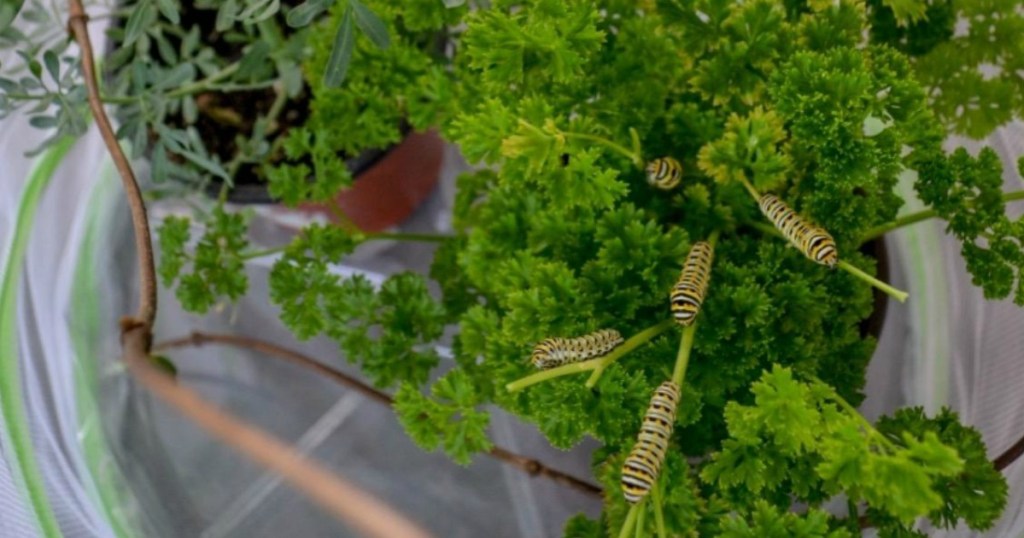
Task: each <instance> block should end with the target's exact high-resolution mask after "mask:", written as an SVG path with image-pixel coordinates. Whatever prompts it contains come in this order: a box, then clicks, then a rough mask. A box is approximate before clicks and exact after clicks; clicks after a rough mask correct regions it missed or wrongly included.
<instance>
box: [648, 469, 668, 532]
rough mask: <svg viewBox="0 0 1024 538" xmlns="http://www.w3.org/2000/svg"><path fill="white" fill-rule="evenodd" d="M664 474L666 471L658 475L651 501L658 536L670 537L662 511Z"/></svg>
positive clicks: (652, 490)
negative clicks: (666, 530)
mask: <svg viewBox="0 0 1024 538" xmlns="http://www.w3.org/2000/svg"><path fill="white" fill-rule="evenodd" d="M664 476H665V473H662V474H661V476H660V477H658V481H657V482H655V483H654V488H652V489H651V501H652V502H653V503H654V523H655V525H656V526H657V528H658V538H668V533H666V532H665V514H664V513H662V497H661V490H662V488H664V487H665V480H664Z"/></svg>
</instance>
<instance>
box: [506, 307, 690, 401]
mask: <svg viewBox="0 0 1024 538" xmlns="http://www.w3.org/2000/svg"><path fill="white" fill-rule="evenodd" d="M672 325H673V321H672V320H665V321H663V322H661V323H659V324H657V325H655V326H653V327H648V328H647V329H644V330H642V331H640V332H639V333H637V334H635V335H633V336H632V337H630V339H629V340H626V341H625V342H624V343H623V344H622V345H621V346H619V347H617V348H615V350H613V351H612V352H611V353H609V354H607V355H605V356H604V357H598V358H596V359H591V360H589V361H583V362H574V363H570V364H563V365H562V366H559V367H557V368H552V369H550V370H544V371H541V372H537V373H535V374H531V375H528V376H526V377H523V378H520V379H517V380H515V381H513V382H511V383H509V384H507V385H505V390H507V391H509V392H518V391H521V390H523V389H525V388H526V387H529V386H530V385H536V384H537V383H542V382H544V381H547V380H549V379H555V378H556V377H562V376H565V375H571V374H578V373H581V372H589V371H590V370H595V372H594V374H597V376H596V377H595V376H591V377H590V379H589V380H587V387H588V388H589V387H593V386H594V383H597V377H600V375H599V374H598V372H603V371H604V369H605V368H607V367H608V365H610V364H611V363H613V362H615V361H616V360H618V358H619V357H622V356H623V355H625V354H626V353H629V352H630V351H633V350H634V349H636V348H637V347H640V346H641V345H643V344H645V343H647V342H648V341H650V340H651V339H652V338H654V337H655V336H658V335H659V334H661V333H663V332H665V331H667V330H668V329H669V328H671V327H672ZM592 382H593V383H592Z"/></svg>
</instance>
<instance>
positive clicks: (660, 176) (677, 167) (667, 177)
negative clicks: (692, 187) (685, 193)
mask: <svg viewBox="0 0 1024 538" xmlns="http://www.w3.org/2000/svg"><path fill="white" fill-rule="evenodd" d="M646 170H647V182H648V183H650V184H651V185H653V186H655V187H657V188H659V189H662V190H666V191H667V190H669V189H673V188H675V186H676V185H678V184H679V180H680V179H682V177H683V165H681V164H679V161H677V160H675V159H673V158H672V157H662V158H660V159H654V160H653V161H651V162H649V163H647V169H646Z"/></svg>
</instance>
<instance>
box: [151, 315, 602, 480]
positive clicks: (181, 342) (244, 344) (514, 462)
mask: <svg viewBox="0 0 1024 538" xmlns="http://www.w3.org/2000/svg"><path fill="white" fill-rule="evenodd" d="M205 344H221V345H228V346H234V347H237V348H241V349H248V350H252V351H255V352H257V353H259V354H260V355H265V356H267V357H270V358H273V359H278V360H282V361H285V362H289V363H292V364H295V365H297V366H300V367H302V368H306V369H308V370H311V371H313V372H315V373H317V374H320V375H322V376H324V377H326V378H327V379H330V380H331V381H333V382H335V383H337V384H339V385H342V386H344V387H347V388H350V389H352V390H354V391H356V392H358V393H360V394H362V395H363V396H365V397H366V398H368V399H369V400H370V401H372V402H375V403H378V404H381V405H384V406H387V407H391V406H392V405H393V404H394V400H393V399H392V398H391V396H389V395H388V394H387V393H386V392H383V391H381V390H377V389H376V388H374V387H372V386H370V385H368V384H366V383H364V382H363V381H360V380H359V379H356V378H355V377H352V376H350V375H348V374H346V373H344V372H342V371H341V370H338V369H336V368H333V367H331V366H328V365H326V364H324V363H322V362H320V361H318V360H316V359H313V358H312V357H309V356H307V355H303V354H302V353H299V352H297V351H294V350H291V349H288V348H285V347H282V346H279V345H277V344H273V343H270V342H265V341H262V340H257V339H255V338H248V337H245V336H236V335H233V334H213V333H203V332H193V333H192V334H190V335H189V336H186V337H183V338H176V339H174V340H167V341H165V342H161V343H159V344H157V345H156V346H154V349H155V350H157V351H162V350H168V349H172V348H179V347H186V346H194V347H199V346H202V345H205ZM487 455H488V456H490V457H492V458H494V459H497V460H498V461H501V462H503V463H506V464H508V465H511V466H513V467H516V468H518V469H519V470H521V471H522V472H524V473H526V474H528V475H530V476H542V477H544V478H547V479H549V480H552V481H554V482H557V483H558V484H561V485H563V486H567V487H570V488H573V489H575V490H577V491H580V492H582V493H585V494H588V495H592V496H597V497H600V496H601V494H602V491H601V488H599V487H597V486H595V485H594V484H591V483H590V482H587V481H586V480H583V479H581V478H578V477H575V476H573V475H570V474H568V473H566V472H563V471H559V470H558V469H553V468H551V467H549V466H547V465H545V464H544V463H542V462H540V461H538V460H536V459H533V458H530V457H527V456H523V455H520V454H517V453H515V452H512V451H511V450H508V449H506V448H502V447H500V446H494V447H492V448H491V450H490V452H488V453H487Z"/></svg>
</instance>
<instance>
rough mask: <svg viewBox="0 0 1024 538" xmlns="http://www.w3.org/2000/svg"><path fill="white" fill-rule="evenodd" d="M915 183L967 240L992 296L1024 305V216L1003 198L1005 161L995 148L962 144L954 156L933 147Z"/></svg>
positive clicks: (968, 253)
mask: <svg viewBox="0 0 1024 538" xmlns="http://www.w3.org/2000/svg"><path fill="white" fill-rule="evenodd" d="M916 170H917V173H918V179H917V182H916V183H915V184H914V187H915V188H916V189H917V193H918V195H919V196H920V197H921V200H923V201H924V202H925V203H926V204H928V205H930V206H932V207H933V208H934V209H935V211H936V212H937V213H938V215H939V216H940V217H942V218H943V219H944V220H946V221H947V222H948V223H949V224H948V227H947V229H948V231H950V232H951V233H952V234H953V235H955V236H956V237H957V239H959V240H960V241H961V243H962V246H963V250H962V254H963V256H964V260H965V261H966V262H967V270H968V271H969V272H970V273H971V275H972V281H973V282H974V284H975V285H976V286H980V287H981V289H982V290H983V291H984V293H985V297H986V298H989V299H1002V298H1005V297H1007V296H1009V295H1010V293H1013V300H1014V302H1015V303H1017V304H1018V305H1024V280H1022V279H1021V270H1022V269H1024V246H1022V245H1024V218H1017V219H1011V218H1010V217H1009V216H1008V215H1007V214H1006V203H1005V201H1004V200H1003V194H1002V185H1003V166H1002V163H1001V162H1000V160H999V156H998V155H997V154H996V153H995V152H994V151H992V150H991V149H989V148H985V149H983V150H981V152H980V153H979V154H978V156H977V157H972V156H971V155H970V154H969V153H967V150H965V149H963V148H960V149H958V150H956V151H954V152H953V154H952V155H946V154H944V153H941V152H932V153H930V154H928V155H922V156H921V158H920V159H919V162H918V163H917V164H916Z"/></svg>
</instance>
